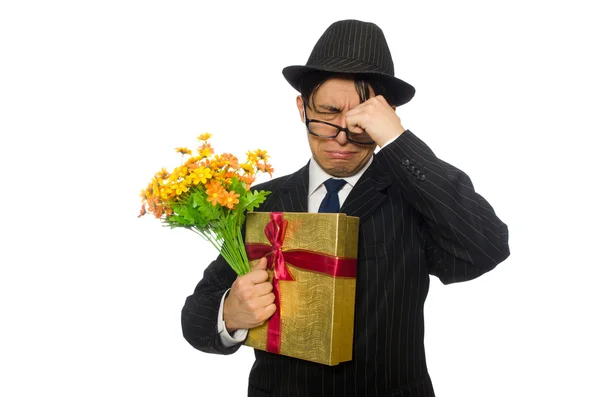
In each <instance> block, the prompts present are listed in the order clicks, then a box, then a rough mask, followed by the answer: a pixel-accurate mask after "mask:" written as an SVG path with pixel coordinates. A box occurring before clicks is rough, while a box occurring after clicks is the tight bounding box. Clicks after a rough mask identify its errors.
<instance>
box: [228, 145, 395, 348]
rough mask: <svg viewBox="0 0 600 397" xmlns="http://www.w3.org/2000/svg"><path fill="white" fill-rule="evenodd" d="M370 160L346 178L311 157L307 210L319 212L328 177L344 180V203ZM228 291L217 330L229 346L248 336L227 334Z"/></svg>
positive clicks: (238, 332)
mask: <svg viewBox="0 0 600 397" xmlns="http://www.w3.org/2000/svg"><path fill="white" fill-rule="evenodd" d="M395 139H396V138H394V139H391V140H390V141H388V142H387V143H386V144H385V145H383V146H382V147H381V148H382V149H383V148H384V147H386V146H387V145H389V144H390V143H392V142H393V141H394V140H395ZM372 162H373V157H372V156H371V158H370V159H369V161H368V162H367V164H365V166H364V167H363V168H361V170H360V171H358V172H357V173H356V174H354V175H352V176H349V177H347V178H336V177H333V176H331V175H329V174H328V173H326V172H325V171H323V169H322V168H321V167H320V166H319V164H317V162H316V161H315V160H314V158H311V159H310V164H309V165H308V212H313V213H315V212H319V207H320V206H321V202H322V201H323V199H324V198H325V194H327V189H326V188H325V185H324V184H323V182H325V181H326V180H328V179H329V178H334V179H344V180H345V181H346V184H345V185H344V186H343V187H342V189H341V190H340V191H339V192H338V197H339V200H340V207H341V206H342V205H343V204H344V201H345V200H346V198H348V195H349V194H350V191H351V190H352V188H353V187H354V185H356V183H357V182H358V180H359V179H360V177H361V176H362V174H363V173H364V172H365V171H366V170H367V168H369V166H370V165H371V163H372ZM228 293H229V290H227V291H226V292H225V293H224V294H223V297H222V298H221V305H220V307H219V314H218V320H217V331H218V333H219V336H220V337H221V342H223V345H225V346H226V347H231V346H234V345H237V344H238V343H242V342H243V341H244V340H246V337H247V336H248V330H247V329H238V330H236V331H235V332H234V333H233V335H229V332H227V328H226V327H225V320H224V319H223V303H224V302H225V297H227V294H228Z"/></svg>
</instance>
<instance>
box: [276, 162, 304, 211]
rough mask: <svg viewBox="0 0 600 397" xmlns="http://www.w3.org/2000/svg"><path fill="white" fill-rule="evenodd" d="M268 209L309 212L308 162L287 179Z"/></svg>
mask: <svg viewBox="0 0 600 397" xmlns="http://www.w3.org/2000/svg"><path fill="white" fill-rule="evenodd" d="M275 194H276V195H275V196H274V197H272V200H271V203H272V205H271V206H269V207H272V208H269V209H268V211H287V212H308V164H306V165H305V166H304V167H302V168H300V169H299V170H298V171H296V172H294V173H293V174H290V175H289V177H287V178H286V179H285V181H284V182H283V184H282V186H281V188H279V189H278V190H277V191H276V192H275Z"/></svg>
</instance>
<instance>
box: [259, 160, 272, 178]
mask: <svg viewBox="0 0 600 397" xmlns="http://www.w3.org/2000/svg"><path fill="white" fill-rule="evenodd" d="M256 167H258V169H259V170H261V171H262V172H268V173H269V175H271V176H273V171H275V170H274V169H273V167H271V165H270V164H267V163H258V164H256Z"/></svg>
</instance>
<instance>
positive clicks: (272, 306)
mask: <svg viewBox="0 0 600 397" xmlns="http://www.w3.org/2000/svg"><path fill="white" fill-rule="evenodd" d="M275 310H277V306H275V304H274V303H271V304H270V305H268V306H267V307H265V308H264V310H263V315H264V317H265V321H266V320H268V319H269V318H271V316H272V315H273V313H275Z"/></svg>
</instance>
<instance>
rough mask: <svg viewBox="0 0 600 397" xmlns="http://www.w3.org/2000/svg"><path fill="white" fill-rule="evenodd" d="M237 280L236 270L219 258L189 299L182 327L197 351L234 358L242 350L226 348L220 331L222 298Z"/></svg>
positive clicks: (187, 338) (237, 347) (185, 306)
mask: <svg viewBox="0 0 600 397" xmlns="http://www.w3.org/2000/svg"><path fill="white" fill-rule="evenodd" d="M236 277H237V275H236V274H235V272H234V271H233V269H231V267H230V266H229V264H227V262H226V261H225V259H224V258H223V257H222V256H221V255H219V257H218V258H217V259H216V260H215V261H213V262H212V263H211V264H210V265H209V266H208V267H207V268H206V270H205V271H204V276H203V277H202V280H200V282H199V283H198V285H197V286H196V289H195V290H194V293H193V294H192V295H190V296H188V297H187V299H186V301H185V304H184V306H183V309H182V310H181V327H182V331H183V337H184V338H185V339H186V340H187V341H188V342H189V343H190V344H191V345H192V346H193V347H195V348H196V349H198V350H201V351H203V352H206V353H216V354H232V353H235V352H236V351H237V350H238V349H239V347H240V346H241V344H237V345H234V346H232V347H226V346H224V345H223V343H222V341H221V337H220V335H219V333H218V331H217V315H218V313H219V306H220V304H221V298H222V297H223V294H224V293H225V292H226V291H227V290H228V289H229V288H231V285H232V284H233V282H234V281H235V279H236Z"/></svg>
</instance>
